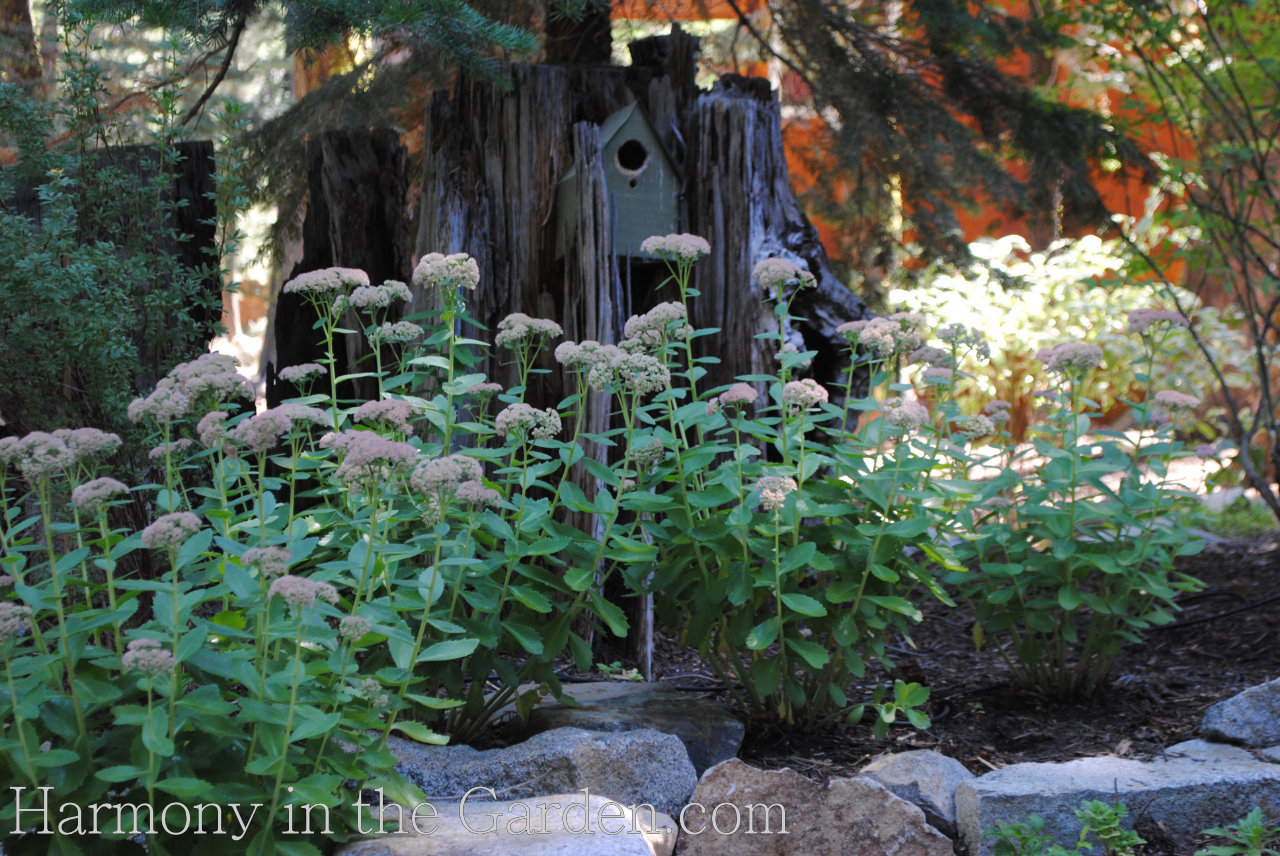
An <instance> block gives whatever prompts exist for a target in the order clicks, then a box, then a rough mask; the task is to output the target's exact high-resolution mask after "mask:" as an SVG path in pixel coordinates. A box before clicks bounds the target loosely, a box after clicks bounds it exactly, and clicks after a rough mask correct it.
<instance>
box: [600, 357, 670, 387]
mask: <svg viewBox="0 0 1280 856" xmlns="http://www.w3.org/2000/svg"><path fill="white" fill-rule="evenodd" d="M594 357H595V360H594V362H593V363H592V364H591V367H590V369H588V371H587V383H588V384H590V386H591V388H592V389H609V390H613V391H615V392H632V393H636V394H638V395H647V394H649V393H653V392H659V391H661V390H664V389H666V388H667V387H669V386H671V370H670V369H668V368H667V366H666V364H665V363H664V362H662V360H660V359H658V358H657V357H653V356H650V355H649V354H644V353H640V352H636V351H625V350H623V349H622V348H619V347H618V346H616V345H601V346H600V348H599V350H598V351H596V352H595V354H594Z"/></svg>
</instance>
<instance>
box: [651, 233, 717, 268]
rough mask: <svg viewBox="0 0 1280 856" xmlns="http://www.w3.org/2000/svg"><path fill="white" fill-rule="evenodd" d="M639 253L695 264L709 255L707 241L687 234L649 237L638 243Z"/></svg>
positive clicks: (709, 248) (709, 245) (709, 249)
mask: <svg viewBox="0 0 1280 856" xmlns="http://www.w3.org/2000/svg"><path fill="white" fill-rule="evenodd" d="M640 252H642V253H646V254H648V255H651V256H657V257H658V258H661V259H668V260H670V261H676V262H696V261H697V260H698V259H700V258H702V257H703V256H705V255H708V254H710V252H711V244H709V243H707V239H706V238H703V237H700V236H698V235H690V234H689V233H687V232H682V233H679V234H671V235H651V236H649V237H648V238H645V239H644V240H643V241H641V242H640Z"/></svg>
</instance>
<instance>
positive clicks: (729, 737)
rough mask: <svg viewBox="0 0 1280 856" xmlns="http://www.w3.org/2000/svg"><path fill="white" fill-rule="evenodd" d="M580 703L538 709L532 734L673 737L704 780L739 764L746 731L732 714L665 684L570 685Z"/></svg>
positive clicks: (567, 687)
mask: <svg viewBox="0 0 1280 856" xmlns="http://www.w3.org/2000/svg"><path fill="white" fill-rule="evenodd" d="M565 690H566V691H567V692H568V694H569V695H571V696H572V697H573V698H574V700H575V701H577V703H578V706H577V707H571V706H569V705H566V704H548V705H539V706H537V707H535V708H534V709H533V713H531V714H530V716H529V728H530V729H531V730H532V731H533V732H535V733H537V732H542V731H549V730H551V729H553V728H583V729H586V730H587V731H631V730H633V729H637V728H652V729H655V730H657V731H663V732H666V733H667V734H674V735H675V736H677V737H679V738H680V742H682V743H684V748H685V749H686V750H688V752H689V760H690V761H692V762H693V769H694V771H695V772H697V774H698V775H699V776H700V775H702V773H703V772H704V771H705V770H707V769H708V768H709V767H714V766H715V765H716V764H719V763H720V762H721V761H727V760H728V759H730V758H736V757H737V755H738V749H739V747H741V746H742V737H743V735H744V733H745V729H744V728H743V725H742V723H741V722H739V721H738V720H737V719H735V718H734V717H733V716H732V715H730V713H729V711H728V709H727V708H726V707H725V706H724V705H723V704H720V703H719V702H717V701H715V700H713V699H709V698H699V697H696V696H690V695H689V694H688V693H682V692H679V691H677V690H673V689H670V688H668V687H666V686H663V685H662V684H639V683H629V682H623V681H601V682H598V683H590V684H566V685H565Z"/></svg>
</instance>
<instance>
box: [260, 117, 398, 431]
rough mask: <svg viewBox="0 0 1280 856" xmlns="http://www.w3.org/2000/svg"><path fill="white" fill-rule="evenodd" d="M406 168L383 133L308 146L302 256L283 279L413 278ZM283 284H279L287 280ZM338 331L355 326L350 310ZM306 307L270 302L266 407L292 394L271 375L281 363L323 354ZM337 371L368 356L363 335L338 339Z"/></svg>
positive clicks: (293, 301)
mask: <svg viewBox="0 0 1280 856" xmlns="http://www.w3.org/2000/svg"><path fill="white" fill-rule="evenodd" d="M408 182H409V179H408V170H407V163H406V156H405V149H404V146H402V145H401V144H400V140H399V137H398V136H397V135H396V133H395V132H394V131H392V130H390V129H385V128H384V129H381V130H376V131H330V132H327V133H324V134H322V135H320V137H319V138H317V139H313V140H310V141H308V143H307V193H308V199H307V211H306V215H305V217H304V219H303V223H302V259H301V261H299V262H298V264H297V265H295V266H294V268H293V270H292V271H291V272H290V273H289V276H288V278H287V279H292V278H293V277H295V276H297V275H298V274H301V273H305V272H307V271H313V270H320V269H322V268H327V267H350V268H359V269H361V270H363V271H365V272H366V273H368V274H369V279H370V281H371V282H373V283H375V284H379V283H382V282H385V281H387V280H389V279H395V280H400V281H402V282H407V281H408V280H409V278H410V276H411V275H412V273H413V257H412V251H411V246H410V245H411V241H410V229H409V224H408V218H407V217H406V216H405V215H406V210H405V206H406V199H407V195H408V186H409V185H408ZM287 279H286V281H287ZM348 315H349V317H346V318H344V326H346V327H347V328H349V329H360V323H361V322H360V321H359V320H358V319H357V318H356V317H355V315H354V313H348ZM316 320H317V319H316V315H315V312H314V310H313V309H312V308H311V305H310V304H309V303H308V302H307V301H305V300H302V299H301V298H299V297H298V296H296V295H293V294H280V295H279V296H278V297H277V299H276V301H275V302H274V303H273V305H272V309H271V313H270V317H269V321H268V330H267V336H266V344H265V346H264V353H263V359H262V362H263V366H264V367H265V372H266V381H267V403H268V405H269V406H275V405H276V404H279V403H280V402H281V401H283V400H285V399H287V398H290V397H292V396H294V395H297V394H298V391H297V389H295V388H294V387H293V385H292V384H289V383H287V382H285V381H281V380H280V379H279V378H278V377H277V374H278V373H279V370H280V369H282V368H285V367H287V366H292V365H299V364H301V363H308V362H315V361H316V359H317V358H318V357H320V356H323V354H322V353H321V349H320V342H319V341H318V339H319V334H318V332H317V331H315V330H313V329H312V325H314V324H315V322H316ZM341 344H342V350H341V352H340V353H338V354H337V355H335V356H336V358H337V359H338V373H339V374H342V373H345V372H347V371H350V370H351V367H352V366H354V365H356V364H357V363H358V362H359V361H360V360H361V359H362V358H364V357H365V356H368V355H369V354H370V353H371V352H370V350H369V347H368V344H367V343H366V342H365V340H364V339H363V337H356V336H344V337H342V342H341ZM339 395H340V396H341V397H344V398H345V397H352V398H354V397H365V398H368V397H372V393H371V389H370V386H369V385H368V384H359V383H357V384H348V385H345V386H343V387H340V389H339Z"/></svg>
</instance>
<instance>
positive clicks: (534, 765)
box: [388, 728, 698, 815]
mask: <svg viewBox="0 0 1280 856" xmlns="http://www.w3.org/2000/svg"><path fill="white" fill-rule="evenodd" d="M388 747H389V748H390V749H391V752H392V753H393V754H394V755H395V756H396V759H397V761H399V764H398V765H397V769H398V770H399V771H400V773H401V774H403V775H404V777H405V778H407V779H408V780H409V781H411V782H413V783H414V784H415V785H417V786H418V787H420V788H422V790H423V791H424V792H425V793H426V794H427V796H428V797H429V798H431V799H438V800H441V801H444V800H450V799H460V798H461V797H462V795H463V794H465V793H466V792H467V791H469V790H471V789H472V788H491V789H492V790H493V791H494V797H493V798H494V799H522V798H524V797H533V796H537V795H538V794H546V793H575V792H578V791H581V790H582V789H583V788H587V789H589V791H590V794H591V795H592V796H601V797H606V798H608V799H613V800H617V801H618V802H620V803H622V804H623V805H627V806H631V805H642V804H649V805H652V806H653V807H654V808H656V809H657V810H658V811H661V812H665V813H667V814H670V815H674V814H676V813H677V812H679V811H680V808H681V807H682V806H683V805H684V804H685V800H686V799H688V797H689V794H690V792H691V791H692V790H693V788H694V785H695V784H697V781H698V777H697V775H696V774H695V773H694V772H693V764H692V763H690V761H689V755H688V753H687V752H685V749H684V744H682V743H681V742H680V739H679V738H678V737H675V736H673V735H671V734H663V733H662V732H659V731H654V730H653V729H651V728H643V729H638V730H636V731H625V732H622V733H620V734H603V733H600V732H594V731H584V730H582V729H580V728H558V729H556V730H555V731H547V732H544V733H542V734H538V735H535V736H534V737H531V738H529V739H528V740H526V741H525V742H524V743H518V744H516V745H514V746H508V747H506V748H503V749H487V750H484V751H480V750H476V749H472V748H471V747H470V746H426V745H423V744H421V743H415V742H413V741H410V740H402V739H399V738H391V739H390V740H389V741H388Z"/></svg>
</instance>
